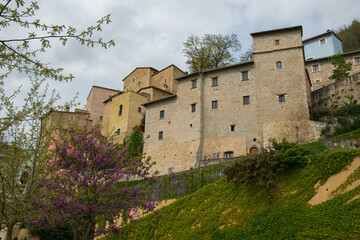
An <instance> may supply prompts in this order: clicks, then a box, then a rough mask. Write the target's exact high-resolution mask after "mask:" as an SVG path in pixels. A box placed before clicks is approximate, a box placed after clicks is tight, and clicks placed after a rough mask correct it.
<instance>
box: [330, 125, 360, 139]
mask: <svg viewBox="0 0 360 240" xmlns="http://www.w3.org/2000/svg"><path fill="white" fill-rule="evenodd" d="M348 139H360V128H358V129H356V130H354V131H351V132H347V133H344V134H341V135H338V136H335V137H333V138H331V141H332V142H340V141H342V140H348Z"/></svg>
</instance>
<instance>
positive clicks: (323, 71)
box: [303, 30, 360, 91]
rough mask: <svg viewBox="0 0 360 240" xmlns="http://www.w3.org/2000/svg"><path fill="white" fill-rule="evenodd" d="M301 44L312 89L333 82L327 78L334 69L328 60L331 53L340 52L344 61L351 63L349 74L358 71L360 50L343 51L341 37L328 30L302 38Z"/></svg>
mask: <svg viewBox="0 0 360 240" xmlns="http://www.w3.org/2000/svg"><path fill="white" fill-rule="evenodd" d="M303 46H304V54H305V60H306V62H305V67H306V69H307V71H308V73H309V77H310V80H311V83H312V88H311V89H312V91H315V90H317V89H319V88H321V87H324V86H327V85H329V84H332V83H334V82H335V80H330V79H329V77H330V76H331V74H332V71H333V69H334V66H333V65H332V64H331V61H330V58H331V57H332V56H333V55H336V54H341V55H342V56H343V57H344V59H345V61H347V62H351V63H352V64H353V68H352V70H351V72H350V75H352V74H356V73H358V72H360V64H359V63H360V50H358V51H353V52H348V53H343V49H342V41H341V39H340V38H339V37H338V36H336V34H335V33H334V32H332V31H330V30H328V31H327V32H325V33H323V34H320V35H317V36H313V37H311V38H308V39H305V40H303Z"/></svg>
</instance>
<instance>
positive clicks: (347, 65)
mask: <svg viewBox="0 0 360 240" xmlns="http://www.w3.org/2000/svg"><path fill="white" fill-rule="evenodd" d="M330 60H331V64H332V65H334V70H333V72H332V75H331V76H330V77H329V79H334V80H336V81H339V80H341V79H344V78H346V77H347V76H349V73H350V71H351V68H352V63H351V62H346V61H345V59H344V58H343V56H342V55H341V54H337V55H333V56H332V57H331V58H330Z"/></svg>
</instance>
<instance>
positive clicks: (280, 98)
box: [279, 94, 285, 102]
mask: <svg viewBox="0 0 360 240" xmlns="http://www.w3.org/2000/svg"><path fill="white" fill-rule="evenodd" d="M279 102H285V94H281V95H279Z"/></svg>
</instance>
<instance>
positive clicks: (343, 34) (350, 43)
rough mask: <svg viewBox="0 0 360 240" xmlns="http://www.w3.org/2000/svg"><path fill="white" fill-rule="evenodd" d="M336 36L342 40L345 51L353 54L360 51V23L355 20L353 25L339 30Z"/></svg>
mask: <svg viewBox="0 0 360 240" xmlns="http://www.w3.org/2000/svg"><path fill="white" fill-rule="evenodd" d="M335 32H336V34H337V35H338V36H339V37H340V39H341V40H342V45H343V51H344V52H345V53H346V52H351V51H355V50H359V49H360V22H359V20H357V19H354V20H353V21H352V22H351V24H348V25H344V26H342V27H340V28H338V29H337V30H336V31H335Z"/></svg>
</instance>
